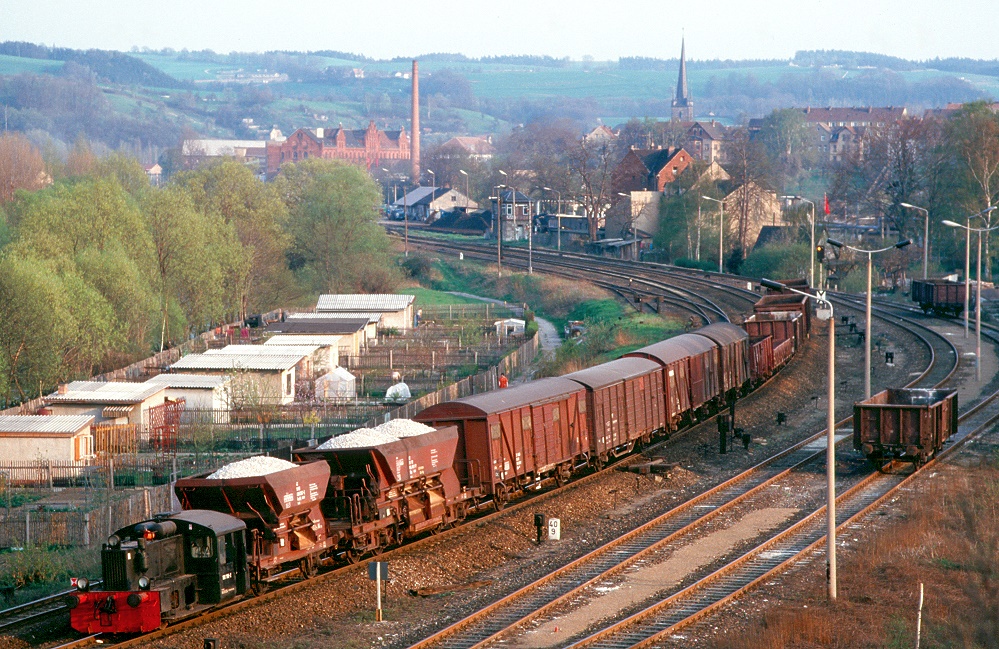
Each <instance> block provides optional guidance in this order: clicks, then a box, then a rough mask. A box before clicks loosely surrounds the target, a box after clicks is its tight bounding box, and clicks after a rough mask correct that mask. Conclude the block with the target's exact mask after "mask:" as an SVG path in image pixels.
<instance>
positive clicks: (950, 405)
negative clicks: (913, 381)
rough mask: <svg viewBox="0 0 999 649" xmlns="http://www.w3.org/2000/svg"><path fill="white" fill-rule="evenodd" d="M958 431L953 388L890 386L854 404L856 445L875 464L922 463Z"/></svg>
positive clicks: (854, 443)
mask: <svg viewBox="0 0 999 649" xmlns="http://www.w3.org/2000/svg"><path fill="white" fill-rule="evenodd" d="M956 432H957V392H956V391H953V390H924V389H889V390H884V391H883V392H879V393H877V394H875V395H874V396H872V397H871V398H870V399H867V400H865V401H861V402H859V403H856V404H854V406H853V447H854V448H855V449H857V450H860V451H862V452H863V453H864V455H866V456H867V457H868V458H869V459H870V460H871V461H872V462H873V463H875V464H880V463H881V462H883V461H885V460H889V459H893V458H894V459H902V460H908V461H911V462H914V463H916V464H921V463H923V462H925V461H926V460H928V459H929V458H931V457H932V456H933V455H934V454H935V453H936V452H937V451H939V450H940V449H941V448H942V447H943V444H944V442H946V441H947V439H948V438H950V436H951V435H953V434H954V433H956Z"/></svg>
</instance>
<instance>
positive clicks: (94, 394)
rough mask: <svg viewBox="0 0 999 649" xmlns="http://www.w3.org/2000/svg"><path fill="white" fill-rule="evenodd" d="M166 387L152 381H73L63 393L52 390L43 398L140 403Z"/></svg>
mask: <svg viewBox="0 0 999 649" xmlns="http://www.w3.org/2000/svg"><path fill="white" fill-rule="evenodd" d="M165 389H166V387H165V386H162V385H156V384H153V383H126V382H121V381H73V382H72V383H70V384H69V385H67V386H66V391H65V392H64V393H59V392H54V393H52V394H50V395H48V396H47V397H45V400H46V401H48V402H50V403H113V404H130V403H140V402H142V401H145V400H146V399H148V398H149V397H151V396H153V395H155V394H156V393H157V392H160V391H162V390H165Z"/></svg>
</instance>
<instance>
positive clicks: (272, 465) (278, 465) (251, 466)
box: [208, 455, 297, 480]
mask: <svg viewBox="0 0 999 649" xmlns="http://www.w3.org/2000/svg"><path fill="white" fill-rule="evenodd" d="M295 466H297V465H296V464H293V463H291V462H289V461H288V460H282V459H281V458H277V457H268V456H266V455H258V456H256V457H248V458H246V459H245V460H240V461H238V462H233V463H232V464H227V465H225V466H224V467H222V468H221V469H219V470H218V471H216V472H215V473H213V474H211V475H209V476H208V479H209V480H229V479H231V478H255V477H257V476H262V475H267V474H268V473H277V472H278V471H284V470H285V469H291V468H294V467H295Z"/></svg>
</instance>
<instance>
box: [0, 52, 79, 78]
mask: <svg viewBox="0 0 999 649" xmlns="http://www.w3.org/2000/svg"><path fill="white" fill-rule="evenodd" d="M63 63H65V61H54V60H51V59H29V58H25V57H23V56H9V55H7V54H0V75H7V74H21V73H23V72H32V73H35V74H39V73H42V72H49V73H53V72H58V71H59V69H60V68H62V66H63Z"/></svg>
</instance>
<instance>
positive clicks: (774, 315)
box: [742, 311, 805, 350]
mask: <svg viewBox="0 0 999 649" xmlns="http://www.w3.org/2000/svg"><path fill="white" fill-rule="evenodd" d="M742 328H743V329H745V330H746V333H748V334H749V336H750V338H762V337H764V336H772V337H773V339H774V346H775V347H776V346H777V345H779V344H781V343H782V342H784V341H785V340H791V341H792V345H793V347H792V349H793V350H796V349H797V347H798V345H799V344H800V341H804V339H805V318H804V316H802V315H801V314H800V313H798V312H796V311H772V312H768V313H754V314H753V315H751V316H749V317H748V318H746V319H745V320H744V321H743V323H742Z"/></svg>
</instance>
